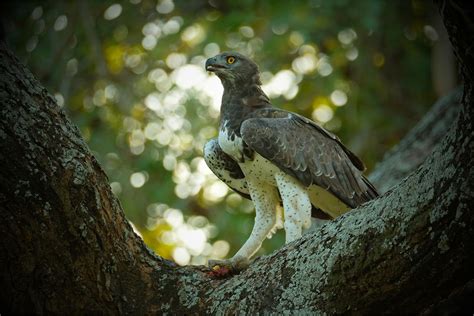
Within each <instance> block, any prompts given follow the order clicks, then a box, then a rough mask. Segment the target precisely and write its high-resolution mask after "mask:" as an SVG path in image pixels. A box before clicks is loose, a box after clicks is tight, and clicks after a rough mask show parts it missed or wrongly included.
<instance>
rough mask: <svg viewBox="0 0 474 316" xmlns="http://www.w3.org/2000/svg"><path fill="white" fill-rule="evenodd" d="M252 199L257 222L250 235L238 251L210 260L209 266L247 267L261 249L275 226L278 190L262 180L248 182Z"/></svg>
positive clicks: (236, 268) (235, 268)
mask: <svg viewBox="0 0 474 316" xmlns="http://www.w3.org/2000/svg"><path fill="white" fill-rule="evenodd" d="M247 184H248V187H249V191H250V195H251V196H252V201H253V202H254V203H255V223H254V226H253V229H252V232H251V233H250V237H249V238H248V239H247V241H246V242H245V243H244V245H243V246H242V247H241V248H240V249H239V251H237V253H236V254H235V255H234V256H233V257H232V258H230V259H228V260H209V266H211V267H213V266H216V265H219V266H227V267H230V268H232V269H234V270H241V269H243V268H246V267H247V266H248V264H249V259H250V258H251V257H252V256H253V255H254V254H255V253H256V252H257V250H258V249H260V246H261V245H262V242H263V241H264V240H265V238H266V237H267V236H268V235H269V233H270V231H271V230H272V228H274V227H275V224H276V219H277V214H276V207H277V205H278V204H279V198H278V192H277V190H276V188H275V187H273V186H270V185H268V184H265V183H263V182H260V181H248V182H247Z"/></svg>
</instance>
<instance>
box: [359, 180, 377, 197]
mask: <svg viewBox="0 0 474 316" xmlns="http://www.w3.org/2000/svg"><path fill="white" fill-rule="evenodd" d="M362 181H364V183H365V185H366V186H367V191H366V192H365V195H366V197H367V201H368V200H372V199H375V198H376V197H377V196H379V192H378V191H377V189H376V188H375V187H374V185H373V184H372V183H371V182H370V181H369V179H367V178H366V177H365V176H364V175H362Z"/></svg>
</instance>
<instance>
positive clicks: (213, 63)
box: [206, 56, 226, 72]
mask: <svg viewBox="0 0 474 316" xmlns="http://www.w3.org/2000/svg"><path fill="white" fill-rule="evenodd" d="M225 68H226V67H225V66H224V65H222V64H219V62H218V61H217V56H215V57H212V58H209V59H208V60H206V70H207V71H212V72H214V71H216V70H218V69H225Z"/></svg>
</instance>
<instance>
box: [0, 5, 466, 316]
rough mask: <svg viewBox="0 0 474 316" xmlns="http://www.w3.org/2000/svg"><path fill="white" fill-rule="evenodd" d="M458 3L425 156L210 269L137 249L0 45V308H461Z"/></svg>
mask: <svg viewBox="0 0 474 316" xmlns="http://www.w3.org/2000/svg"><path fill="white" fill-rule="evenodd" d="M459 6H461V4H459V3H455V2H448V3H444V2H443V3H441V4H440V7H441V8H442V13H443V15H444V17H445V21H447V23H446V24H447V28H448V32H449V34H450V37H451V40H452V42H453V43H454V49H455V52H456V54H457V56H458V57H459V59H460V61H461V63H460V67H461V70H462V72H463V77H464V81H465V84H464V94H463V98H462V102H461V103H462V108H461V111H460V115H459V116H458V117H457V119H456V120H455V123H454V124H453V125H452V127H451V128H450V130H449V131H448V132H447V134H446V135H445V136H444V138H442V140H441V141H440V142H439V143H438V144H437V145H436V146H435V148H434V149H433V150H432V151H431V153H430V154H429V155H427V158H426V159H424V162H423V163H422V164H421V165H420V166H419V167H418V168H417V169H416V170H415V171H414V172H411V174H410V175H409V176H408V177H406V178H405V179H404V180H402V181H400V182H399V183H398V184H397V185H395V186H393V187H392V188H391V189H390V190H389V191H388V192H386V193H385V194H384V195H383V196H382V197H380V198H378V199H377V200H374V201H371V202H369V203H367V204H365V205H363V206H362V207H360V208H358V209H356V210H354V211H352V212H349V213H347V214H346V215H344V216H342V217H340V218H338V219H337V220H335V221H333V222H330V223H328V224H326V225H325V226H323V227H322V229H321V230H319V231H317V232H315V233H313V234H309V235H305V236H304V237H303V238H301V239H300V240H297V241H295V242H293V243H291V244H289V245H287V246H285V247H283V248H282V249H281V250H280V251H277V252H275V253H273V254H271V255H269V256H265V257H260V258H258V259H257V260H255V262H254V263H253V264H252V265H251V266H250V267H249V268H248V269H247V270H245V271H243V272H241V273H240V274H238V275H235V276H233V277H231V278H228V279H222V280H216V279H212V278H210V277H209V276H208V275H207V273H206V270H205V269H204V268H200V267H177V266H175V265H174V264H172V263H171V262H169V261H166V260H163V259H161V258H158V257H156V256H155V255H153V254H152V253H151V252H150V251H149V250H148V249H147V248H146V246H145V245H144V244H143V242H142V241H141V240H140V239H139V238H138V237H137V236H136V235H135V234H134V233H133V231H132V229H131V227H130V225H129V224H128V223H127V221H126V219H125V217H124V214H123V211H122V209H121V207H120V204H119V202H118V201H117V200H116V198H115V197H114V196H113V194H112V193H111V191H110V188H109V186H108V183H107V177H106V175H105V173H104V172H103V171H102V169H101V168H100V166H99V165H98V163H97V161H96V160H95V158H94V157H93V156H92V155H91V153H90V151H89V150H88V149H87V146H86V145H85V143H84V142H83V141H82V139H81V137H80V135H79V133H78V131H77V129H76V128H75V127H74V126H73V125H72V124H71V123H70V122H69V120H68V119H67V118H66V117H65V115H64V112H63V111H62V110H61V109H60V108H59V107H58V106H57V105H56V104H55V102H54V100H53V98H52V97H51V96H50V95H49V94H48V93H47V92H46V91H45V89H44V88H41V86H40V84H39V83H38V82H37V81H36V80H35V79H34V78H33V77H32V75H31V74H30V73H29V72H28V71H27V70H26V69H25V68H24V67H23V66H21V65H20V64H19V63H18V60H16V59H15V58H14V57H13V56H12V54H11V53H10V52H9V51H8V50H7V49H6V48H5V47H4V46H1V47H0V59H1V60H0V68H1V72H0V100H1V105H2V106H1V108H0V146H1V151H0V153H1V155H0V164H1V166H2V168H1V169H0V188H1V191H0V231H1V234H2V238H1V239H0V245H1V247H2V256H0V286H1V287H2V291H1V292H0V293H1V294H0V300H1V301H0V303H1V306H2V307H1V308H2V311H10V312H36V313H46V312H54V313H58V314H59V313H61V314H62V313H64V312H67V311H73V312H75V313H92V312H100V313H105V314H116V313H124V314H128V313H134V314H144V313H153V312H168V313H173V314H202V313H217V314H234V313H247V314H254V313H256V312H260V313H262V312H267V313H278V314H280V313H284V312H286V313H290V312H291V313H298V312H306V313H310V312H312V313H346V312H348V313H355V314H362V313H369V312H370V313H395V312H398V313H405V312H410V313H419V312H439V311H460V310H462V308H465V309H464V310H469V308H473V307H472V306H469V305H466V302H469V301H468V300H467V299H466V298H470V296H469V295H471V294H472V292H473V291H472V288H473V283H474V281H473V280H474V270H473V269H472V266H474V253H473V251H472V249H474V231H473V230H474V225H473V224H474V223H473V222H474V217H473V216H472V214H470V213H471V212H470V211H471V205H472V203H473V195H474V194H473V191H474V189H473V183H472V178H473V176H474V174H473V173H474V171H473V170H474V169H473V167H474V166H473V165H474V161H473V159H472V152H473V149H474V145H473V142H472V136H473V123H472V122H473V119H474V117H473V113H472V101H473V97H474V89H473V86H472V67H473V65H474V62H473V61H472V55H469V54H467V53H466V52H469V51H470V50H469V49H470V48H471V45H472V43H474V41H473V40H472V36H471V38H467V39H466V38H464V37H467V36H465V34H458V32H460V29H462V27H468V26H465V25H464V24H466V23H467V22H471V20H470V19H467V18H466V16H465V15H463V10H459ZM459 15H461V17H460V16H459ZM467 17H469V16H467ZM466 21H467V22H466ZM454 23H457V25H455V24H454ZM463 23H464V24H463ZM471 25H474V24H472V22H471V23H470V24H469V27H470V26H471ZM470 34H473V33H472V32H471V33H470ZM461 36H463V37H461ZM2 45H3V44H2ZM471 54H472V52H471ZM408 147H409V146H408ZM405 157H410V156H405ZM405 159H406V158H405ZM419 163H420V162H417V164H419ZM392 164H396V163H395V162H394V163H392ZM409 171H410V170H409ZM405 172H408V171H405ZM470 180H471V181H470ZM390 186H391V185H390ZM456 304H459V305H456Z"/></svg>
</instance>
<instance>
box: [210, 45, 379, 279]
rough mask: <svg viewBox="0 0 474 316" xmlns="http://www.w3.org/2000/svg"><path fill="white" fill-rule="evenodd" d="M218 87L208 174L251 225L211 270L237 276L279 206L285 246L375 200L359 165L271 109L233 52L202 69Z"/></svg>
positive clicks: (252, 67) (300, 120)
mask: <svg viewBox="0 0 474 316" xmlns="http://www.w3.org/2000/svg"><path fill="white" fill-rule="evenodd" d="M206 70H208V71H211V72H214V73H215V74H216V75H217V76H218V77H219V78H220V80H221V82H222V85H223V86H224V94H223V96H222V105H221V116H220V129H219V136H218V138H217V139H212V140H210V141H209V142H208V143H207V144H206V145H205V147H204V159H205V161H206V163H207V165H208V166H209V168H210V169H211V170H212V171H213V172H214V174H215V175H216V176H217V177H218V178H219V179H221V180H222V181H223V182H225V183H226V184H227V185H228V186H229V187H231V188H232V189H233V190H235V191H236V192H237V193H239V194H241V195H242V196H244V197H246V198H249V199H251V200H252V201H253V203H254V204H255V212H256V216H255V224H254V227H253V230H252V233H251V235H250V237H249V238H248V240H247V241H246V242H245V244H244V245H243V246H242V247H241V248H240V250H239V251H238V252H237V253H236V254H235V255H234V256H233V257H232V258H231V259H228V260H219V261H217V260H215V261H210V263H209V264H210V265H211V266H214V265H219V266H227V267H231V268H233V269H237V270H238V269H241V268H243V267H245V266H247V265H248V262H249V259H250V258H251V256H252V255H253V254H255V252H256V251H257V250H258V249H259V248H260V246H261V244H262V242H263V241H264V239H265V238H266V237H267V235H269V234H270V233H271V232H272V230H274V229H275V226H276V223H277V208H278V207H279V206H280V205H283V210H284V229H285V237H286V243H289V242H291V241H293V240H295V239H297V238H299V237H301V235H302V231H303V230H304V229H308V228H309V227H310V225H311V217H317V218H321V219H333V218H336V217H338V216H339V215H341V214H343V213H345V212H347V211H348V210H349V209H351V208H355V207H357V206H358V205H360V204H362V203H364V202H366V201H369V200H371V199H373V198H375V197H376V196H377V195H378V194H377V191H376V189H375V188H374V186H373V185H372V184H371V183H370V182H369V181H368V180H367V179H366V178H365V177H364V175H363V174H362V172H363V171H364V169H365V167H364V164H363V163H362V161H361V160H360V159H359V158H358V157H357V156H356V155H355V154H354V153H352V152H351V151H350V150H349V149H347V148H346V147H345V146H344V145H343V144H342V143H341V141H340V140H339V138H337V137H336V136H335V135H333V134H332V133H330V132H328V131H327V130H325V129H324V128H323V127H321V126H319V125H318V124H316V123H315V122H313V121H311V120H309V119H307V118H305V117H303V116H301V115H298V114H296V113H292V112H288V111H284V110H280V109H277V108H274V107H273V106H272V105H271V103H270V100H269V98H268V97H267V96H266V95H265V93H264V92H263V91H262V89H261V87H260V86H261V82H260V75H259V70H258V66H257V65H256V64H255V63H254V62H253V61H252V60H250V59H249V58H247V57H245V56H244V55H242V54H239V53H235V52H224V53H221V54H219V55H217V56H215V57H212V58H209V59H208V60H207V61H206Z"/></svg>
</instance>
